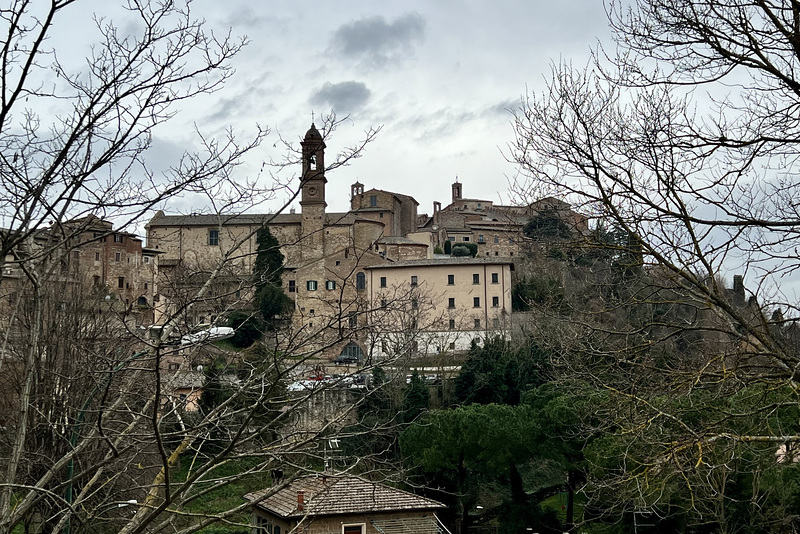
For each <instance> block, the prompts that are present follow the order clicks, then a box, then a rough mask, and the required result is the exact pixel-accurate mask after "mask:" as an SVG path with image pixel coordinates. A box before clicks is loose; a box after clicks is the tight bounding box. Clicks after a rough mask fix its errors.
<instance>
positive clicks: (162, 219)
mask: <svg viewBox="0 0 800 534" xmlns="http://www.w3.org/2000/svg"><path fill="white" fill-rule="evenodd" d="M356 220H360V221H365V222H374V221H370V220H369V219H359V218H358V217H357V216H356V215H355V214H353V213H350V212H333V213H326V214H325V224H326V225H336V224H352V223H353V222H354V221H356ZM264 222H267V224H269V225H278V224H300V223H301V222H302V214H301V213H278V214H275V213H240V214H224V213H222V214H203V215H200V214H195V215H165V214H164V212H163V211H159V212H157V213H156V214H155V215H154V216H153V218H152V219H150V222H148V223H147V226H148V227H151V226H210V227H214V226H220V225H223V226H226V225H232V226H236V225H239V226H258V225H262V224H264Z"/></svg>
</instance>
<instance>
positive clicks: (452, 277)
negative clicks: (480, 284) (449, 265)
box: [447, 274, 456, 286]
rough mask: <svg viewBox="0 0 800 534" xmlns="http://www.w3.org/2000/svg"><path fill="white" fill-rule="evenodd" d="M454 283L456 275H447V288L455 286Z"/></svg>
mask: <svg viewBox="0 0 800 534" xmlns="http://www.w3.org/2000/svg"><path fill="white" fill-rule="evenodd" d="M455 283H456V275H454V274H448V275H447V285H448V286H452V285H455Z"/></svg>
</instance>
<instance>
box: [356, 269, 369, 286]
mask: <svg viewBox="0 0 800 534" xmlns="http://www.w3.org/2000/svg"><path fill="white" fill-rule="evenodd" d="M356 289H359V290H361V289H367V275H365V274H364V273H356Z"/></svg>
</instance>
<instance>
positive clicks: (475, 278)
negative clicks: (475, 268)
mask: <svg viewBox="0 0 800 534" xmlns="http://www.w3.org/2000/svg"><path fill="white" fill-rule="evenodd" d="M472 283H473V284H480V283H481V275H479V274H478V273H475V274H473V275H472Z"/></svg>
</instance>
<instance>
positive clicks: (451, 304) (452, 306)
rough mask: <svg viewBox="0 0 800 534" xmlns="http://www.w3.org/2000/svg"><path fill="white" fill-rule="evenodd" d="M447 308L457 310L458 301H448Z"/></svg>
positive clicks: (452, 299) (453, 299) (451, 299)
mask: <svg viewBox="0 0 800 534" xmlns="http://www.w3.org/2000/svg"><path fill="white" fill-rule="evenodd" d="M447 307H448V308H455V307H456V299H455V298H449V299H447Z"/></svg>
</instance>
